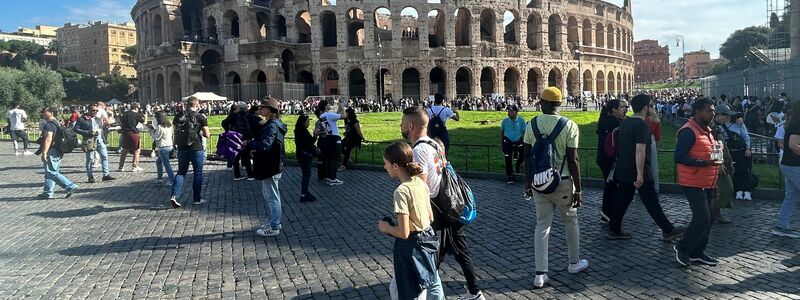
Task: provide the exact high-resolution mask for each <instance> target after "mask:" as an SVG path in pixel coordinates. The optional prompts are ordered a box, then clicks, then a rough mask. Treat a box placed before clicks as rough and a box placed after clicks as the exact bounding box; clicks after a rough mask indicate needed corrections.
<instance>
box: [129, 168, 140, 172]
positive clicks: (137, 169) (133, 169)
mask: <svg viewBox="0 0 800 300" xmlns="http://www.w3.org/2000/svg"><path fill="white" fill-rule="evenodd" d="M141 171H142V168H140V167H133V168H131V172H141Z"/></svg>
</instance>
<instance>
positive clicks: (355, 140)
mask: <svg viewBox="0 0 800 300" xmlns="http://www.w3.org/2000/svg"><path fill="white" fill-rule="evenodd" d="M345 112H347V118H345V119H344V130H345V131H344V139H343V140H342V152H343V153H344V158H343V159H342V165H341V166H340V167H339V171H344V170H346V169H347V165H348V163H349V162H350V153H352V152H353V149H355V148H359V149H361V141H363V140H365V138H364V133H362V132H361V122H359V121H358V116H357V115H356V111H355V110H354V109H352V108H348V109H347V110H346V111H345Z"/></svg>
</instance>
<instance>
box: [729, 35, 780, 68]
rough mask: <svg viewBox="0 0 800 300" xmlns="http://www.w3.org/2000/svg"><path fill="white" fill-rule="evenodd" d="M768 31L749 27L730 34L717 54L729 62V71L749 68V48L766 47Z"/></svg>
mask: <svg viewBox="0 0 800 300" xmlns="http://www.w3.org/2000/svg"><path fill="white" fill-rule="evenodd" d="M769 34H770V29H769V28H767V27H764V26H751V27H747V28H745V29H740V30H737V31H735V32H734V33H732V34H731V35H730V36H729V37H728V39H727V40H725V42H724V43H722V46H720V48H719V54H720V55H722V57H725V58H727V59H728V60H729V61H730V66H731V69H734V70H741V69H744V68H747V67H749V66H750V64H749V62H748V57H747V56H748V55H749V54H748V53H749V51H750V47H766V46H767V44H768V43H769Z"/></svg>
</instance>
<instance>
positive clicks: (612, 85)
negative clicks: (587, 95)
mask: <svg viewBox="0 0 800 300" xmlns="http://www.w3.org/2000/svg"><path fill="white" fill-rule="evenodd" d="M606 82H607V83H608V92H609V93H612V94H613V93H616V92H617V85H616V78H615V77H614V72H613V71H608V74H606Z"/></svg>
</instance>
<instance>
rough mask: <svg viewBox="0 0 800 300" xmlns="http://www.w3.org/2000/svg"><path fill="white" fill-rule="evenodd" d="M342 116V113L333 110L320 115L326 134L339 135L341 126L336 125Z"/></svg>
mask: <svg viewBox="0 0 800 300" xmlns="http://www.w3.org/2000/svg"><path fill="white" fill-rule="evenodd" d="M341 118H342V115H340V114H337V113H332V112H326V113H324V114H321V115H320V116H319V119H320V121H323V122H322V126H324V127H325V134H327V135H339V126H337V125H336V121H338V120H339V119H341Z"/></svg>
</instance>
